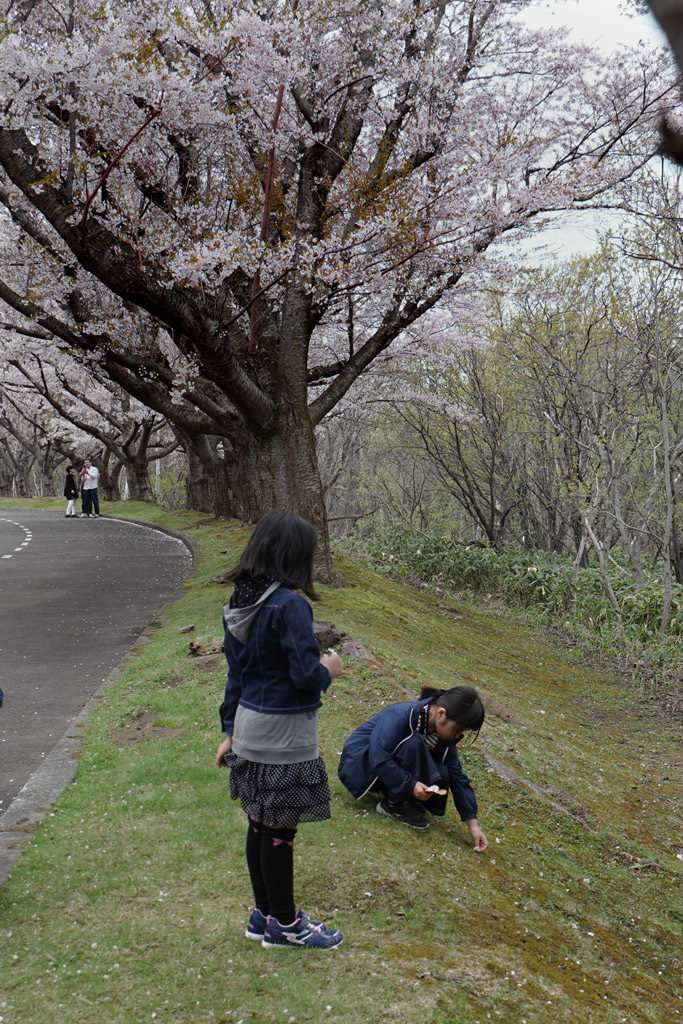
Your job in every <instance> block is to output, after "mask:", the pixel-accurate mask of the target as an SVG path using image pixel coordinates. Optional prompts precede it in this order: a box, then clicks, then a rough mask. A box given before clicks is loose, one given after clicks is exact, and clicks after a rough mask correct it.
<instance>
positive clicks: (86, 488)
mask: <svg viewBox="0 0 683 1024" xmlns="http://www.w3.org/2000/svg"><path fill="white" fill-rule="evenodd" d="M99 479H100V471H99V469H97V467H96V466H93V464H92V462H91V461H90V459H86V460H85V462H84V463H83V469H82V470H81V501H82V508H83V511H82V512H81V519H88V518H90V517H92V518H93V519H99V518H100V502H99V499H98V497H97V484H98V482H99ZM93 509H94V510H95V511H94V512H93Z"/></svg>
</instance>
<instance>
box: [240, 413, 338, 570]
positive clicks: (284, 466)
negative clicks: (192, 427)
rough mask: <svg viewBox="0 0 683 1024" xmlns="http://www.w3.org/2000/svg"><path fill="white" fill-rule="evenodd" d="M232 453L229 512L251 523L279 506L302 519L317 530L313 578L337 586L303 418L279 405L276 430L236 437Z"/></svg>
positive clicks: (308, 427) (310, 438) (309, 434)
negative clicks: (230, 510) (258, 434)
mask: <svg viewBox="0 0 683 1024" xmlns="http://www.w3.org/2000/svg"><path fill="white" fill-rule="evenodd" d="M232 457H233V459H234V469H233V468H231V470H230V474H229V475H230V484H231V488H232V491H233V494H234V503H235V513H234V514H235V515H236V516H237V517H238V518H239V519H241V520H242V522H255V521H256V520H257V519H259V518H260V516H261V515H263V513H264V512H268V511H270V510H271V509H274V508H282V509H287V510H289V511H290V512H295V513H296V514H297V515H300V516H303V518H304V519H308V520H309V521H310V522H311V523H313V525H314V526H315V528H316V530H317V531H318V547H317V549H316V556H315V563H314V574H315V579H316V580H319V581H320V582H321V583H330V584H332V585H333V586H339V585H341V580H340V577H339V576H338V574H337V572H336V570H335V568H334V565H333V564H332V553H331V550H330V541H329V532H328V525H327V510H326V508H325V498H324V494H323V488H322V482H321V479H320V472H319V470H318V460H317V456H316V450H315V436H314V433H313V427H312V425H311V422H310V419H309V418H308V416H307V415H306V416H305V417H300V416H298V415H297V413H296V411H295V410H294V409H292V408H291V407H290V408H289V409H287V410H284V409H283V410H282V411H281V415H280V417H279V420H278V424H277V429H276V430H274V431H273V432H272V433H270V434H269V435H268V436H266V437H262V436H257V435H254V434H252V435H250V436H247V437H245V438H241V439H240V444H239V445H238V446H236V449H235V451H234V453H233V456H232Z"/></svg>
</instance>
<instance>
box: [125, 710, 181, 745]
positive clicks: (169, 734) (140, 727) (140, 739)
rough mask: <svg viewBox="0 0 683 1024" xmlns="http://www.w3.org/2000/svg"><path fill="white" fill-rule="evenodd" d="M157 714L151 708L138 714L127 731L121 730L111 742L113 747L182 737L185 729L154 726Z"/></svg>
mask: <svg viewBox="0 0 683 1024" xmlns="http://www.w3.org/2000/svg"><path fill="white" fill-rule="evenodd" d="M157 714H158V712H156V711H153V710H152V708H147V710H146V711H143V712H141V713H140V715H139V717H138V718H137V719H136V720H135V722H134V723H133V724H132V725H131V726H129V727H128V728H127V729H122V730H121V732H120V733H119V734H118V736H116V737H115V738H114V739H113V740H112V742H113V744H114V746H115V747H129V746H130V745H131V743H144V742H145V741H146V740H164V739H173V738H175V737H176V736H182V735H183V734H184V733H185V732H186V731H187V730H186V729H171V728H170V727H169V726H165V725H154V724H153V722H154V719H155V718H156V717H157Z"/></svg>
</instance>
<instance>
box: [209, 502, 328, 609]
mask: <svg viewBox="0 0 683 1024" xmlns="http://www.w3.org/2000/svg"><path fill="white" fill-rule="evenodd" d="M317 543H318V534H317V532H316V529H315V526H313V524H312V523H309V521H308V519H302V518H301V516H297V515H294V513H293V512H284V511H282V510H281V509H275V510H274V511H272V512H266V514H265V515H264V516H262V518H261V519H259V521H258V523H257V524H256V526H255V527H254V532H253V533H252V535H251V537H250V538H249V541H248V542H247V546H246V547H245V549H244V551H243V552H242V557H241V558H240V560H239V562H238V563H237V565H236V566H235V568H234V569H231V570H230V572H228V573H226V579H228V580H237V579H239V578H240V577H246V578H248V579H254V578H255V577H258V576H272V577H273V579H276V580H279V581H280V583H284V584H285V586H287V587H291V588H292V589H293V590H302V591H303V592H304V594H305V595H306V597H310V598H311V600H312V601H317V600H318V595H317V594H316V592H315V590H314V589H313V555H314V553H315V546H316V544H317Z"/></svg>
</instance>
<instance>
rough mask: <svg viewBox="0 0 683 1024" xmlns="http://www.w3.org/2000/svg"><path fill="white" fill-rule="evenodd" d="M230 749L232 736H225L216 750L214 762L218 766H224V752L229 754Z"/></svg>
mask: <svg viewBox="0 0 683 1024" xmlns="http://www.w3.org/2000/svg"><path fill="white" fill-rule="evenodd" d="M231 750H232V736H226V737H225V739H224V740H223V742H222V743H221V745H220V747H219V748H218V750H217V751H216V764H217V765H218V767H219V768H225V761H224V760H223V758H224V757H225V755H226V754H229V753H230V751H231Z"/></svg>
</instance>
